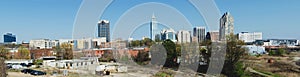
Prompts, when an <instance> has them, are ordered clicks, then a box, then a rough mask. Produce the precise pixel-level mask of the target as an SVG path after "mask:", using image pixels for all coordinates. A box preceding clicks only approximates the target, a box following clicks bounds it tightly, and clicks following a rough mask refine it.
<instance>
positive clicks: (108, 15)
mask: <svg viewBox="0 0 300 77" xmlns="http://www.w3.org/2000/svg"><path fill="white" fill-rule="evenodd" d="M144 2H148V1H129V2H124V1H114V2H113V3H112V4H111V6H109V7H108V8H107V10H106V11H105V12H104V14H103V16H102V17H101V18H99V20H100V19H106V20H109V21H111V25H112V26H111V27H110V28H113V26H114V25H115V23H116V21H117V19H118V18H119V16H120V15H122V13H123V12H125V11H126V10H127V9H129V8H130V7H133V6H134V5H137V4H140V3H144ZM153 2H160V3H164V4H168V5H170V6H172V7H174V8H176V9H178V10H179V11H180V12H182V13H183V15H185V16H186V17H187V18H188V20H189V21H190V22H191V24H192V26H193V27H196V26H207V25H205V23H204V21H203V19H202V16H201V15H199V14H198V12H197V11H196V9H195V8H193V7H192V5H191V4H190V3H188V2H187V1H186V2H185V1H179V2H178V1H169V2H168V1H153ZM215 2H216V5H217V7H218V8H219V9H220V12H221V14H223V13H225V12H227V11H229V12H230V13H231V15H232V16H233V17H234V19H235V30H234V31H235V33H239V32H245V31H246V32H262V33H263V36H264V37H263V39H272V38H279V39H281V38H283V39H286V38H296V39H300V36H298V35H295V34H296V33H299V32H300V31H299V30H297V28H298V27H297V25H299V23H297V19H298V18H299V15H297V14H299V12H300V11H298V10H296V9H299V8H300V6H298V4H297V3H300V1H297V0H292V1H289V2H288V1H283V0H282V1H272V2H270V1H222V0H216V1H215ZM123 3H125V4H123ZM265 3H267V4H265ZM80 4H81V0H72V1H51V0H43V1H35V0H26V1H17V0H11V1H3V2H1V3H0V6H2V7H0V9H1V10H3V12H2V13H1V15H0V16H1V18H0V20H1V21H2V23H0V25H1V27H2V28H1V29H0V34H2V35H3V34H5V33H7V32H11V33H13V34H15V35H16V36H17V42H21V41H26V42H29V40H31V39H37V38H49V39H70V38H72V29H73V23H74V20H75V17H76V13H77V10H78V9H79V7H80ZM175 5H183V6H175ZM185 5H187V6H185ZM251 5H256V6H251ZM278 5H281V6H278ZM116 6H124V7H122V8H119V9H117V8H118V7H116ZM7 7H9V8H7ZM258 7H260V8H258ZM116 9H117V10H116ZM20 11H22V12H20ZM149 16H151V15H149ZM220 16H221V15H220ZM157 19H158V21H159V17H157ZM149 20H150V18H149ZM217 22H218V21H217ZM95 26H96V24H95ZM217 26H218V25H217ZM270 29H271V30H270ZM278 30H282V31H278ZM207 31H208V30H207ZM0 41H1V42H2V41H3V36H1V37H0Z"/></svg>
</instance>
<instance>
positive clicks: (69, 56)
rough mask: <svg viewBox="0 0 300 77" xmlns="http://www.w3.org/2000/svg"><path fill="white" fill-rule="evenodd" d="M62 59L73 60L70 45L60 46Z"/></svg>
mask: <svg viewBox="0 0 300 77" xmlns="http://www.w3.org/2000/svg"><path fill="white" fill-rule="evenodd" d="M60 48H61V52H62V54H63V59H67V60H69V59H73V47H72V45H71V44H67V43H63V44H61V45H60Z"/></svg>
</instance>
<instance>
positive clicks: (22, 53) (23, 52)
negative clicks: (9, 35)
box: [16, 46, 30, 59]
mask: <svg viewBox="0 0 300 77" xmlns="http://www.w3.org/2000/svg"><path fill="white" fill-rule="evenodd" d="M16 57H17V58H18V59H30V51H29V50H28V49H27V48H25V47H23V46H20V47H19V48H18V55H17V56H16Z"/></svg>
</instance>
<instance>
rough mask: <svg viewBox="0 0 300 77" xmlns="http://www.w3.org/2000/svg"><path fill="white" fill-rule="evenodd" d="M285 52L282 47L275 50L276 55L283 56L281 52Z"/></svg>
mask: <svg viewBox="0 0 300 77" xmlns="http://www.w3.org/2000/svg"><path fill="white" fill-rule="evenodd" d="M285 53H286V51H285V50H284V49H283V48H279V49H278V52H277V55H278V56H283V54H285Z"/></svg>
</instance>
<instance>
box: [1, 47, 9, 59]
mask: <svg viewBox="0 0 300 77" xmlns="http://www.w3.org/2000/svg"><path fill="white" fill-rule="evenodd" d="M8 54H9V51H8V50H7V49H6V48H5V47H4V46H0V57H2V58H4V59H8V58H9V56H8Z"/></svg>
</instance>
